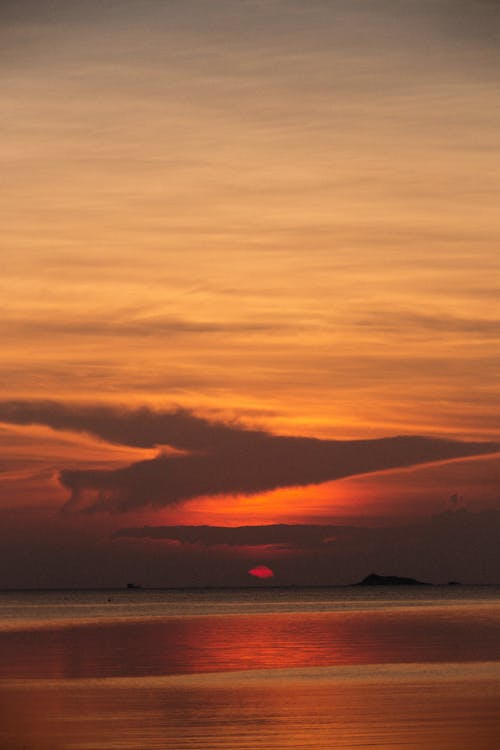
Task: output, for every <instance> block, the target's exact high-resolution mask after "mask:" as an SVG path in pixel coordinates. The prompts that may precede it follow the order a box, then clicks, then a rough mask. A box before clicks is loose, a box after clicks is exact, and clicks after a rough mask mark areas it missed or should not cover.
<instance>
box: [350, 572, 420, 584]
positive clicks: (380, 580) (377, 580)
mask: <svg viewBox="0 0 500 750" xmlns="http://www.w3.org/2000/svg"><path fill="white" fill-rule="evenodd" d="M354 585H355V586H430V585H431V584H430V583H425V582H424V581H417V580H416V579H415V578H404V577H402V576H379V575H377V574H376V573H370V575H368V576H366V578H363V580H362V581H359V582H358V583H355V584H354Z"/></svg>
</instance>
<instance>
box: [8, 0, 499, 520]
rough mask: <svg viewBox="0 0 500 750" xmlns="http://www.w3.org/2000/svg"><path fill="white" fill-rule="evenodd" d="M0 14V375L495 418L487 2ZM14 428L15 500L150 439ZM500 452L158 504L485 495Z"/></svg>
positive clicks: (38, 9)
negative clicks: (1, 114)
mask: <svg viewBox="0 0 500 750" xmlns="http://www.w3.org/2000/svg"><path fill="white" fill-rule="evenodd" d="M0 13H1V17H2V28H3V31H2V32H0V33H1V36H2V43H3V44H2V46H3V47H4V49H5V64H4V69H5V70H4V98H5V101H6V116H5V120H4V131H3V136H2V147H1V153H2V181H3V184H4V194H3V200H2V209H1V218H2V227H3V249H2V255H1V275H0V290H1V300H2V302H1V305H2V315H1V318H0V331H1V336H2V354H1V360H0V374H1V381H2V398H3V399H13V398H15V399H21V400H23V401H32V400H38V399H54V400H58V401H62V402H64V403H67V402H79V403H82V402H83V403H88V404H92V403H95V402H104V403H113V404H119V405H125V406H133V407H136V406H139V405H142V404H146V405H148V406H149V407H151V408H152V409H171V408H176V407H183V408H187V409H190V410H192V411H193V412H194V413H196V414H199V415H203V416H205V417H208V418H211V419H223V420H227V419H230V420H232V419H237V420H240V421H241V422H242V423H244V424H246V425H249V426H251V427H257V428H260V429H265V430H268V431H271V432H273V433H277V434H281V435H298V436H309V437H318V438H325V439H341V440H342V439H364V438H379V437H383V436H393V435H403V434H420V435H433V436H440V437H446V438H454V439H457V440H479V441H481V440H485V441H486V440H487V441H498V439H499V428H498V424H499V417H500V400H499V395H500V393H499V390H500V388H499V378H498V369H499V364H500V363H499V356H498V351H499V347H498V344H499V338H500V303H499V300H500V294H499V292H500V289H499V286H500V283H499V280H500V268H499V265H500V255H499V251H498V247H499V240H500V213H499V211H498V205H499V197H500V196H499V193H500V188H499V182H498V174H499V173H500V172H499V168H500V135H499V129H498V115H499V114H500V96H499V87H498V73H497V71H498V69H499V62H500V52H499V47H498V44H497V42H496V39H497V37H496V34H497V32H498V29H499V25H500V20H499V15H500V14H499V12H498V7H497V5H496V4H495V3H489V2H479V0H470V1H469V0H456V2H454V3H453V4H451V3H450V2H448V0H436V2H425V3H413V2H411V1H410V0H409V1H408V2H407V3H403V4H401V3H395V2H394V1H393V0H381V2H378V3H376V4H374V3H369V2H364V1H363V0H352V1H349V2H347V0H335V1H334V2H323V1H322V0H311V1H310V2H305V1H304V2H302V0H269V2H259V1H258V0H248V2H241V3H234V2H229V0H227V1H226V0H222V2H217V3H208V2H203V0H187V2H182V3H181V2H176V1H175V2H172V3H157V2H152V1H151V0H145V2H141V3H139V4H137V3H131V2H127V1H126V0H123V2H118V3H113V2H110V1H108V0H105V1H104V2H97V0H90V1H89V2H86V3H84V4H74V3H65V2H62V1H61V0H56V2H53V3H43V2H41V3H38V2H31V1H30V0H20V2H16V3H14V2H6V3H4V4H2V10H1V11H0ZM0 427H1V428H0V445H1V446H2V451H3V452H2V456H3V459H2V462H1V465H2V472H3V474H2V477H3V480H4V481H3V484H2V487H0V504H1V506H3V507H19V506H20V505H26V506H31V505H33V504H38V505H39V504H45V505H47V506H50V507H52V508H54V507H58V506H60V505H61V504H62V503H63V502H64V499H65V498H66V495H67V493H66V491H65V490H64V489H63V488H62V487H61V486H60V484H59V481H58V472H59V471H60V470H61V469H65V468H70V469H76V468H82V469H84V468H91V467H94V468H95V467H108V468H115V467H118V466H125V465H128V464H130V463H132V462H134V461H139V460H143V459H147V458H152V457H153V456H154V455H155V450H154V449H152V448H147V449H146V448H145V449H142V448H137V447H132V446H119V447H118V446H116V445H111V444H109V443H106V442H105V441H104V442H103V441H102V440H101V441H99V440H97V439H95V438H94V437H90V436H85V435H83V434H82V433H72V434H70V433H68V434H62V433H57V434H55V433H54V432H53V431H51V430H50V429H49V428H48V427H44V426H37V427H30V426H19V425H18V426H13V425H11V424H8V423H5V424H3V425H1V426H0ZM496 461H497V459H495V460H492V459H480V460H479V459H476V460H474V461H465V462H458V463H457V462H454V463H453V464H449V465H447V466H445V467H443V466H441V468H439V467H436V468H433V469H425V470H411V471H408V470H404V471H399V472H396V473H393V474H391V475H388V474H387V473H384V474H382V475H380V474H377V475H373V476H370V477H368V476H367V477H364V478H363V479H356V478H354V479H344V480H341V481H339V482H335V483H330V484H329V485H324V486H321V487H319V488H318V487H310V488H307V490H304V488H302V489H300V490H295V489H288V490H287V489H280V490H277V491H275V492H274V493H271V496H270V497H268V496H267V495H265V496H264V497H257V498H255V497H253V498H244V497H242V498H239V499H238V500H237V501H234V500H233V499H229V500H228V499H227V498H226V499H223V500H221V499H220V498H219V499H217V498H216V499H210V498H208V499H204V500H199V501H189V502H188V503H187V505H186V506H183V507H182V508H180V509H170V511H169V513H167V514H166V516H167V517H168V519H172V520H173V522H179V519H181V518H184V519H185V521H186V522H190V523H191V522H194V519H206V522H209V523H213V522H216V520H217V519H218V518H223V517H224V518H225V519H226V522H227V523H230V524H237V523H238V522H239V521H240V520H241V522H242V523H248V522H278V521H279V520H285V521H297V522H298V521H303V520H311V519H314V518H320V519H321V518H325V519H326V518H330V519H331V518H332V517H333V518H336V517H345V518H347V517H352V516H359V517H363V516H364V517H367V518H368V517H369V518H372V517H376V516H380V515H384V516H387V515H392V516H398V517H403V516H408V515H411V514H414V515H419V514H422V513H425V512H428V511H429V510H430V509H431V508H435V509H439V508H444V507H446V505H447V503H448V499H449V497H450V496H451V495H453V494H454V493H458V494H460V495H463V496H464V497H465V501H466V502H468V503H470V504H477V505H478V507H483V506H485V507H486V506H487V507H489V506H491V505H492V504H494V503H495V502H497V501H498V492H497V490H496V488H497V486H498V470H497V468H496V467H497V463H496ZM305 496H307V497H306V499H304V498H305ZM162 518H163V516H162ZM168 519H167V522H170V521H168ZM200 522H205V521H204V520H200Z"/></svg>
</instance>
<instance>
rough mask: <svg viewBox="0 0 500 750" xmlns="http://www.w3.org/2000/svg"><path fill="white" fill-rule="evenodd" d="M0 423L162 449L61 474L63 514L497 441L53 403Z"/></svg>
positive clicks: (255, 488) (453, 454) (321, 475)
mask: <svg viewBox="0 0 500 750" xmlns="http://www.w3.org/2000/svg"><path fill="white" fill-rule="evenodd" d="M0 420H3V421H4V422H8V423H14V424H25V425H26V424H43V425H47V426H49V427H52V428H53V429H56V430H76V431H81V432H87V433H89V434H92V435H96V436H98V437H99V438H102V439H104V440H107V441H109V442H112V443H119V444H123V445H130V446H137V447H154V446H162V445H171V446H174V447H176V448H179V449H182V450H185V451H187V455H180V456H172V455H166V454H164V453H161V452H160V453H159V455H158V456H157V457H156V458H154V459H150V460H145V461H139V462H136V463H133V464H131V465H130V466H126V467H124V468H120V469H116V470H102V469H89V470H63V471H61V473H60V479H61V482H62V484H63V485H64V486H65V487H66V488H67V489H68V490H69V492H70V499H69V501H68V503H67V506H66V507H67V509H75V510H86V511H97V510H103V511H112V512H126V511H130V510H135V509H138V508H141V507H144V506H152V507H164V506H168V505H170V504H175V503H179V502H183V501H185V500H189V499H191V498H195V497H200V496H204V495H231V494H255V493H259V492H266V491H269V490H273V489H276V488H278V487H289V486H305V485H311V484H319V483H321V482H326V481H329V480H334V479H340V478H342V477H348V476H352V475H356V474H365V473H370V472H375V471H381V470H384V469H391V468H396V467H403V466H411V465H416V464H422V463H427V462H432V461H440V460H446V459H453V458H460V457H465V456H473V455H481V454H487V453H494V452H497V451H498V450H500V445H499V444H497V443H472V442H467V443H466V442H455V441H451V440H440V439H435V438H426V437H419V436H402V437H392V438H382V439H377V440H319V439H314V438H304V437H294V436H277V435H272V434H270V433H267V432H265V431H263V430H249V429H246V428H245V427H244V426H242V425H240V424H236V423H233V424H224V423H222V422H211V421H209V420H207V419H203V418H201V417H197V416H196V415H194V414H191V413H189V412H187V411H182V410H174V411H152V410H150V409H148V408H142V409H135V410H126V409H118V408H115V407H110V406H104V405H94V406H82V405H66V404H61V403H55V402H43V401H42V402H39V401H34V402H23V401H5V402H0Z"/></svg>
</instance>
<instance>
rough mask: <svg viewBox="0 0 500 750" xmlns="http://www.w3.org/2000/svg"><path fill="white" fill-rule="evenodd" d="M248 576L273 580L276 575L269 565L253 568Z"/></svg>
mask: <svg viewBox="0 0 500 750" xmlns="http://www.w3.org/2000/svg"><path fill="white" fill-rule="evenodd" d="M248 575H250V576H255V578H273V577H274V573H273V571H272V570H271V568H268V567H267V565H257V567H255V568H251V570H249V571H248Z"/></svg>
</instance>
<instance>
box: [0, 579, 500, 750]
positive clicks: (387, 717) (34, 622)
mask: <svg viewBox="0 0 500 750" xmlns="http://www.w3.org/2000/svg"><path fill="white" fill-rule="evenodd" d="M499 747H500V587H496V586H485V587H482V586H461V585H456V586H394V587H391V586H374V587H367V586H352V587H333V588H300V587H296V588H295V587H290V588H269V587H267V586H266V587H265V588H264V587H262V588H248V589H199V590H197V589H184V590H147V589H128V590H94V591H59V590H58V591H3V592H0V750H63V749H64V750H188V749H189V750H306V749H307V750H312V749H313V748H314V750H318V748H319V749H321V750H330V749H331V750H341V749H342V750H343V749H344V748H346V749H347V748H349V749H352V750H354V749H356V750H368V748H370V749H373V748H376V749H377V750H424V749H425V750H496V748H499Z"/></svg>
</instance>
